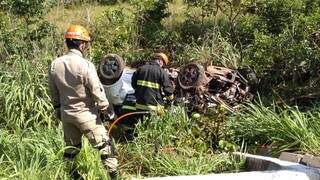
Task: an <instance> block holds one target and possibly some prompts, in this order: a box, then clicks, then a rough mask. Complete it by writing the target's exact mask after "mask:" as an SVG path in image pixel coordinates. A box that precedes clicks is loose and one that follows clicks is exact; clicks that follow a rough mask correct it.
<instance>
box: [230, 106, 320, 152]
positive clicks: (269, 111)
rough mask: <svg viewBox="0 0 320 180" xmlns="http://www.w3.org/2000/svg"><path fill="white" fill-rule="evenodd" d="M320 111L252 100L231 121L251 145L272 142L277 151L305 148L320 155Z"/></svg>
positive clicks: (240, 137) (241, 137) (239, 134)
mask: <svg viewBox="0 0 320 180" xmlns="http://www.w3.org/2000/svg"><path fill="white" fill-rule="evenodd" d="M319 119H320V112H319V110H315V111H312V112H311V111H310V112H301V111H300V110H299V108H297V107H282V108H281V107H277V106H275V105H274V106H271V107H268V106H265V105H264V104H262V103H261V102H259V103H249V104H247V105H246V106H245V111H243V112H240V113H238V114H237V115H236V116H235V117H233V118H232V119H231V120H230V121H229V124H228V128H229V130H230V131H233V132H234V133H235V134H234V135H235V137H237V138H238V139H244V140H245V141H247V142H248V143H249V144H254V143H256V144H269V145H271V147H272V148H273V150H274V153H275V154H278V153H279V152H281V151H302V152H304V153H311V154H315V155H319V154H320V140H319V138H318V137H319V134H320V129H319V127H320V121H319Z"/></svg>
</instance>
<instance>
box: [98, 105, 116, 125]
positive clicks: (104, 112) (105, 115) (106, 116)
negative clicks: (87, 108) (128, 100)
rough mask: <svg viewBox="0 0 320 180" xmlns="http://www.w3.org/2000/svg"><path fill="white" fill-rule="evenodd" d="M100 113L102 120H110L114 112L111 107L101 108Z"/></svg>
mask: <svg viewBox="0 0 320 180" xmlns="http://www.w3.org/2000/svg"><path fill="white" fill-rule="evenodd" d="M100 113H101V116H102V117H101V119H102V121H103V122H105V121H111V120H113V119H114V117H115V113H114V111H113V108H112V107H107V108H103V109H101V110H100Z"/></svg>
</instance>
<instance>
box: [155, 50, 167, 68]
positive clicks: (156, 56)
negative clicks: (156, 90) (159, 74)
mask: <svg viewBox="0 0 320 180" xmlns="http://www.w3.org/2000/svg"><path fill="white" fill-rule="evenodd" d="M153 58H154V59H161V60H162V61H163V62H164V64H165V65H168V64H169V62H170V61H169V58H168V56H167V55H166V54H164V53H155V54H154V55H153Z"/></svg>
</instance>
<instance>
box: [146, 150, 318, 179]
mask: <svg viewBox="0 0 320 180" xmlns="http://www.w3.org/2000/svg"><path fill="white" fill-rule="evenodd" d="M234 154H235V155H236V156H238V157H243V158H245V159H246V162H247V164H248V168H247V169H251V170H254V171H249V172H240V173H221V174H208V175H194V176H169V177H154V178H146V179H147V180H191V179H199V180H200V179H201V180H207V179H208V180H209V179H210V180H211V179H215V180H235V179H236V180H320V169H317V168H312V167H308V166H304V165H301V164H298V163H293V162H289V161H283V160H280V159H277V158H272V157H265V156H257V155H252V154H242V153H234Z"/></svg>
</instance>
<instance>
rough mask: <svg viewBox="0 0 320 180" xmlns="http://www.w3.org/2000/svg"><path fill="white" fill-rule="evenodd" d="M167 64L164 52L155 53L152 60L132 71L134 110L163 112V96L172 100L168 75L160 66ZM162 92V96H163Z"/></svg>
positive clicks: (171, 89)
mask: <svg viewBox="0 0 320 180" xmlns="http://www.w3.org/2000/svg"><path fill="white" fill-rule="evenodd" d="M168 64H169V59H168V57H167V55H165V54H164V53H155V54H154V55H153V57H152V60H151V61H150V62H148V63H147V64H145V65H143V66H141V67H140V68H138V69H137V71H136V72H134V74H133V76H132V82H131V85H132V87H133V88H134V89H135V97H136V110H137V111H151V112H155V113H157V114H163V113H164V101H163V99H164V97H165V98H166V99H167V100H169V101H172V100H173V87H172V84H171V82H170V80H169V75H168V73H167V72H165V71H164V70H163V69H162V67H163V66H164V65H168ZM163 94H164V97H163Z"/></svg>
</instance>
